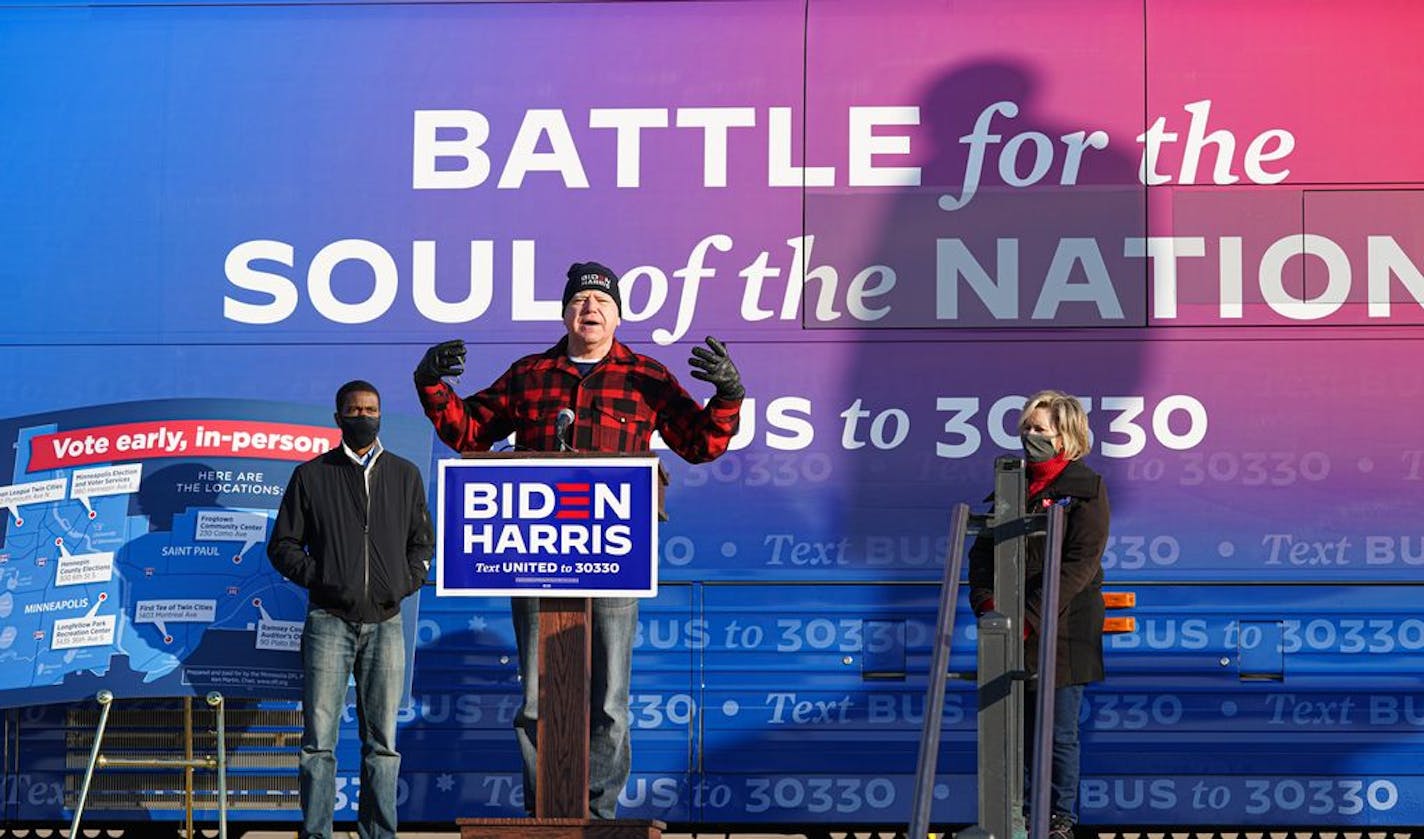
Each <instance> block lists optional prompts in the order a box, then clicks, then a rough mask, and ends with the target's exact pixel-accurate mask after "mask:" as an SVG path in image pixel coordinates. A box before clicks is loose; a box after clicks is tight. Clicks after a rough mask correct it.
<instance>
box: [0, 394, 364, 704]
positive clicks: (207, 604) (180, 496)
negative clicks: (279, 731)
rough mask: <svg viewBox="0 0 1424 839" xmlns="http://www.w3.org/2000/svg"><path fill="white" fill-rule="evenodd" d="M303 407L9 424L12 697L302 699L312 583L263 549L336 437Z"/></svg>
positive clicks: (228, 404)
mask: <svg viewBox="0 0 1424 839" xmlns="http://www.w3.org/2000/svg"><path fill="white" fill-rule="evenodd" d="M274 413H275V414H278V416H276V417H274V416H273V414H274ZM293 413H294V412H293V411H292V410H291V409H290V408H289V407H287V408H285V410H276V409H274V407H273V406H270V405H266V404H264V403H242V402H235V401H230V400H185V401H165V402H152V403H127V404H124V405H115V406H97V407H92V408H83V409H77V410H71V411H63V412H55V413H51V414H45V415H37V416H30V417H23V418H18V419H13V420H0V444H3V445H0V451H3V454H0V507H3V508H4V511H5V513H4V520H3V524H0V590H3V593H0V661H4V662H6V664H5V666H4V667H0V706H14V705H21V704H30V703H39V702H56V701H66V700H74V699H82V698H87V697H89V696H92V695H93V692H94V691H95V690H96V689H97V688H98V687H99V686H100V681H102V686H103V687H105V688H107V689H109V690H112V691H113V692H114V694H115V695H117V696H122V697H126V698H128V697H135V696H163V695H170V696H171V695H180V694H184V693H189V692H198V693H202V692H206V691H208V690H219V691H222V692H223V693H225V694H229V695H260V696H275V697H285V696H295V695H296V691H297V690H299V688H300V675H301V668H300V659H299V655H298V650H299V645H300V640H301V628H302V621H303V618H304V615H305V611H306V600H305V595H304V594H303V593H302V592H301V591H300V590H298V589H296V588H295V587H294V586H292V584H290V583H288V582H286V581H285V580H283V579H282V578H281V577H280V576H279V575H278V574H277V573H276V572H275V571H274V570H273V569H272V567H271V565H270V563H268V562H267V558H266V555H265V549H266V544H267V537H268V534H269V532H270V529H271V522H272V518H273V516H274V513H275V509H276V507H277V505H278V503H279V502H280V501H281V497H282V493H283V490H284V488H285V487H286V483H287V481H288V479H289V478H290V476H291V473H292V469H293V468H294V467H295V465H296V463H297V462H299V461H302V460H306V459H309V458H311V457H313V456H315V455H317V454H320V453H321V452H324V451H327V450H328V449H330V448H331V447H332V446H333V445H337V444H338V441H339V432H338V431H337V429H335V428H333V427H330V426H329V425H320V424H317V423H319V422H320V419H321V413H322V412H318V411H313V412H311V414H312V416H310V417H296V416H293ZM293 420H298V421H293Z"/></svg>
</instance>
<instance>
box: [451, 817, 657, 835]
mask: <svg viewBox="0 0 1424 839" xmlns="http://www.w3.org/2000/svg"><path fill="white" fill-rule="evenodd" d="M455 824H457V825H459V827H460V839H662V835H663V831H664V830H666V829H667V824H666V823H664V822H660V821H647V820H643V819H456V820H455Z"/></svg>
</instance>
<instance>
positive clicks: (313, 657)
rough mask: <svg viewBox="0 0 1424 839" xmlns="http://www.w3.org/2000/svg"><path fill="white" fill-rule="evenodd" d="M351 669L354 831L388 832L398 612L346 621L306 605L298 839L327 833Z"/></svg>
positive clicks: (370, 836)
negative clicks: (356, 782) (356, 798)
mask: <svg viewBox="0 0 1424 839" xmlns="http://www.w3.org/2000/svg"><path fill="white" fill-rule="evenodd" d="M353 673H354V674H355V676H356V719H357V722H358V724H359V727H360V732H361V789H360V804H359V805H358V807H357V824H356V834H357V835H358V836H360V837H361V839H394V837H395V835H396V780H397V778H398V777H399V775H400V753H399V752H397V751H396V710H397V708H398V707H399V705H400V695H401V681H402V680H403V679H404V678H405V639H404V637H403V633H402V631H401V617H400V615H396V616H395V617H393V618H391V619H390V620H388V621H385V622H383V623H349V622H347V621H345V620H342V619H341V618H338V617H336V616H335V615H333V614H331V613H330V612H326V611H323V610H321V609H311V610H309V611H308V612H307V621H306V625H305V626H304V627H303V628H302V674H303V676H304V678H305V683H304V684H303V686H302V750H301V754H300V756H299V757H298V761H297V767H298V781H299V785H300V789H301V802H302V830H301V834H300V837H301V839H331V832H332V827H331V823H332V819H333V814H334V811H335V808H336V743H337V738H338V737H339V736H340V731H341V715H342V712H343V711H344V710H345V709H346V686H347V682H348V681H349V680H350V678H351V676H352V674H353Z"/></svg>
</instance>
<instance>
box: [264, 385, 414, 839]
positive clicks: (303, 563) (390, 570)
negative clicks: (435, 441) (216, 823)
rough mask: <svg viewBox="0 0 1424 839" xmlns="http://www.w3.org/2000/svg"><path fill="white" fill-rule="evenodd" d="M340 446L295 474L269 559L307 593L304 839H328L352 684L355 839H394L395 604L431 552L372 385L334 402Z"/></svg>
mask: <svg viewBox="0 0 1424 839" xmlns="http://www.w3.org/2000/svg"><path fill="white" fill-rule="evenodd" d="M335 416H336V425H337V426H338V427H339V428H340V429H341V446H340V447H338V448H335V449H332V450H331V451H329V452H326V453H325V454H322V455H319V456H317V457H315V458H313V459H311V460H309V461H307V462H306V463H303V464H302V465H301V466H298V467H297V469H296V471H295V472H293V473H292V480H291V481H290V482H289V483H288V484H287V491H286V494H285V495H283V496H282V506H281V507H280V508H279V509H278V511H277V522H276V524H275V525H274V526H273V528H272V539H271V541H270V542H269V543H268V545H267V557H268V559H270V560H271V561H272V566H273V567H274V568H276V569H277V570H278V571H279V572H280V573H281V574H282V576H284V577H286V578H287V579H289V580H291V581H292V582H294V583H296V584H297V585H299V586H301V587H302V588H304V589H306V590H307V595H308V599H309V601H310V603H309V605H308V607H307V620H306V625H305V627H303V629H302V673H303V676H304V678H305V684H304V685H303V688H302V722H303V724H302V750H301V754H300V757H299V759H298V768H299V779H300V787H301V802H302V828H301V832H300V834H299V836H300V837H301V839H331V833H332V819H333V811H334V810H335V806H336V741H337V737H338V735H339V733H340V725H341V713H342V710H343V709H344V707H345V705H346V685H347V681H348V680H349V679H350V678H351V676H352V674H353V673H354V674H355V677H356V714H357V719H358V720H360V727H361V787H360V789H361V793H360V804H359V806H358V809H357V829H356V832H357V835H359V836H360V837H361V839H394V837H395V835H396V779H397V777H398V775H399V774H400V753H398V752H397V751H396V709H397V706H398V705H399V704H400V695H401V682H402V680H403V678H404V676H405V639H404V638H403V637H402V635H403V633H402V631H401V617H400V604H401V601H402V600H404V599H405V598H406V597H408V596H410V595H411V594H414V593H415V592H417V591H419V590H420V587H421V585H423V584H424V582H425V576H426V572H427V571H428V570H429V568H430V557H431V555H432V554H433V552H434V549H433V545H434V541H435V537H434V530H433V528H432V527H431V525H430V512H429V510H427V509H426V505H425V483H424V481H422V480H421V477H420V470H419V469H417V468H416V467H415V464H413V463H411V462H410V461H408V460H404V459H402V458H400V457H397V456H396V455H394V454H391V453H390V452H388V451H386V450H385V449H384V448H382V447H381V443H380V441H379V440H377V439H376V433H377V432H378V431H379V430H380V426H381V396H380V394H379V393H378V392H377V391H376V388H375V386H374V385H372V384H370V383H369V382H363V381H359V380H358V381H353V382H347V383H346V384H344V385H342V386H341V389H340V390H338V391H337V392H336V415H335Z"/></svg>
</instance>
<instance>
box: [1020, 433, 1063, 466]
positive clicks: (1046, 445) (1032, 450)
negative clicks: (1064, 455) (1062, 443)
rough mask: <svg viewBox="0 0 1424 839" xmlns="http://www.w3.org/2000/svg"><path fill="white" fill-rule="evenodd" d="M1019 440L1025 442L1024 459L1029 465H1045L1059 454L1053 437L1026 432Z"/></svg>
mask: <svg viewBox="0 0 1424 839" xmlns="http://www.w3.org/2000/svg"><path fill="white" fill-rule="evenodd" d="M1019 439H1020V440H1023V447H1024V459H1025V460H1027V461H1028V462H1029V463H1043V462H1045V461H1048V460H1052V459H1053V458H1054V456H1055V455H1057V454H1058V447H1057V446H1056V445H1055V444H1054V442H1053V440H1054V438H1052V437H1049V436H1046V435H1043V434H1034V433H1033V432H1030V431H1026V432H1024V433H1023V434H1020V435H1019Z"/></svg>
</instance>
